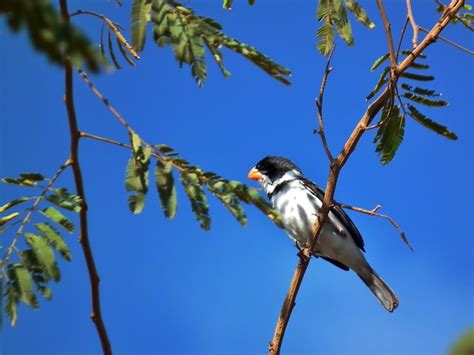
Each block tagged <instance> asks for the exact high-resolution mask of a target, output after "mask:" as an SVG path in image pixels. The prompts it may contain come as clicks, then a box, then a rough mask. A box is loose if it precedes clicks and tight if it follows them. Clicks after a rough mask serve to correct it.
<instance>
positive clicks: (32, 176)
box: [20, 173, 44, 181]
mask: <svg viewBox="0 0 474 355" xmlns="http://www.w3.org/2000/svg"><path fill="white" fill-rule="evenodd" d="M20 177H21V178H22V179H25V180H31V181H43V180H44V176H43V175H41V174H38V173H23V174H20Z"/></svg>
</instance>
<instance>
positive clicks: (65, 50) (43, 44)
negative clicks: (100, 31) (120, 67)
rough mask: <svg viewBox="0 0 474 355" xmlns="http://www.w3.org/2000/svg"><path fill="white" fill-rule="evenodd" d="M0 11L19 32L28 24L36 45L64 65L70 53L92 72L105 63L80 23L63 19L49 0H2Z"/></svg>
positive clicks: (53, 59) (27, 26)
mask: <svg viewBox="0 0 474 355" xmlns="http://www.w3.org/2000/svg"><path fill="white" fill-rule="evenodd" d="M0 15H3V16H6V18H7V22H8V25H9V26H10V28H11V29H12V30H13V31H15V32H18V31H19V30H20V29H22V28H23V27H26V29H27V30H28V33H29V35H30V40H31V42H32V44H33V46H34V48H35V49H37V50H38V51H40V52H42V53H43V54H45V55H46V56H47V57H48V58H49V59H50V60H51V61H52V62H54V63H56V64H59V65H63V63H64V60H65V55H66V54H67V55H68V57H69V58H70V59H71V61H72V62H73V63H74V65H75V66H81V65H82V63H84V64H85V65H86V67H87V68H88V69H89V70H90V71H93V72H98V71H99V70H100V68H101V66H102V64H103V62H102V59H101V57H100V53H99V52H98V51H97V49H96V48H95V47H94V46H93V44H92V43H91V42H90V41H89V39H88V38H87V37H86V36H85V35H84V34H83V32H82V31H80V30H79V29H78V28H77V27H75V26H72V25H69V24H67V23H66V22H64V20H63V19H62V17H61V15H60V13H59V12H58V10H57V8H56V7H54V6H53V5H52V4H51V3H50V1H49V0H34V1H31V0H2V1H1V2H0Z"/></svg>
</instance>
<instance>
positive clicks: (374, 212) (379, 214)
mask: <svg viewBox="0 0 474 355" xmlns="http://www.w3.org/2000/svg"><path fill="white" fill-rule="evenodd" d="M339 206H341V207H342V208H345V209H349V210H352V211H356V212H359V213H363V214H367V215H369V216H374V217H379V218H382V219H386V220H387V221H389V222H390V224H391V225H392V226H393V227H394V228H395V229H396V230H397V232H398V234H399V235H400V237H401V238H402V240H403V242H404V243H405V244H406V246H407V247H408V249H410V250H411V251H412V252H413V248H412V246H411V245H410V241H409V240H408V238H407V236H406V234H405V232H404V231H402V230H401V229H400V227H399V226H398V223H397V222H396V221H395V220H394V219H393V218H392V217H390V216H388V215H386V214H381V213H378V212H377V211H378V210H379V209H380V208H381V207H382V206H380V205H377V206H375V207H374V208H373V209H371V210H366V209H364V208H360V207H355V206H350V205H345V204H343V203H340V204H339Z"/></svg>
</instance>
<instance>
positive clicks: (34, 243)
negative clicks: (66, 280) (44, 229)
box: [25, 233, 61, 281]
mask: <svg viewBox="0 0 474 355" xmlns="http://www.w3.org/2000/svg"><path fill="white" fill-rule="evenodd" d="M25 238H26V242H27V243H28V245H29V246H30V247H31V249H32V250H33V253H34V255H35V257H36V260H37V261H38V263H39V264H40V265H41V266H42V267H43V271H44V273H45V274H46V275H48V277H50V278H52V279H53V280H54V281H59V280H60V279H61V272H60V271H59V267H58V264H57V263H56V258H55V257H54V252H53V249H51V246H50V245H49V244H48V243H47V242H46V240H45V239H44V238H42V237H40V236H39V235H36V234H33V233H25Z"/></svg>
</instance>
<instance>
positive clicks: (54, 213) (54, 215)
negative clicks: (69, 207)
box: [39, 207, 74, 233]
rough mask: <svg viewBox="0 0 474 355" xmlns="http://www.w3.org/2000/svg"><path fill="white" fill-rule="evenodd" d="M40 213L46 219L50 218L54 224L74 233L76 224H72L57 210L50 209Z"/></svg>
mask: <svg viewBox="0 0 474 355" xmlns="http://www.w3.org/2000/svg"><path fill="white" fill-rule="evenodd" d="M39 212H40V213H41V214H43V215H44V216H45V217H48V218H49V219H50V220H51V221H53V222H54V223H56V224H58V225H60V226H61V227H63V228H64V229H65V230H67V231H68V232H69V233H72V232H73V231H74V224H72V222H71V221H70V220H69V219H68V218H67V217H66V216H65V215H63V214H62V213H61V212H59V211H58V210H57V209H56V208H54V207H48V208H45V209H43V210H41V211H39Z"/></svg>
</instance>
